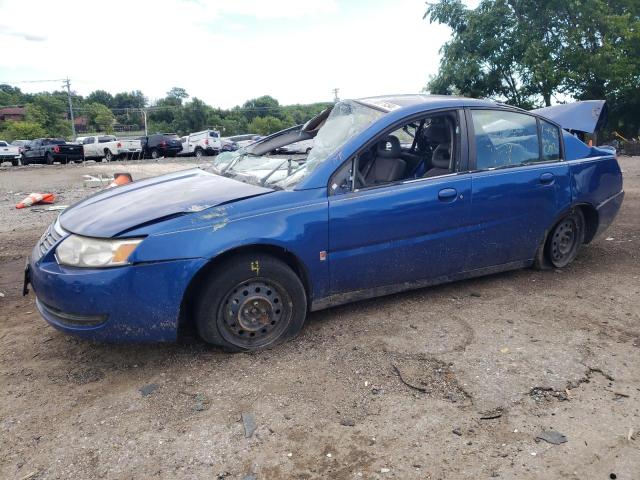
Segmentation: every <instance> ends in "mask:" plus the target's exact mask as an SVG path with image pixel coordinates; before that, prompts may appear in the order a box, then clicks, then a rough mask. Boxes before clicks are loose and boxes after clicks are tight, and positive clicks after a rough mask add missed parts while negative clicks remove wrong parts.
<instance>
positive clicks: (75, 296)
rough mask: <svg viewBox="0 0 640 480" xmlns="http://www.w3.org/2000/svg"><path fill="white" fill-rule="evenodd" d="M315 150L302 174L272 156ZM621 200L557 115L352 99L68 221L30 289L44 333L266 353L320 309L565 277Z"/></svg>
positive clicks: (599, 162) (615, 182)
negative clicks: (191, 341)
mask: <svg viewBox="0 0 640 480" xmlns="http://www.w3.org/2000/svg"><path fill="white" fill-rule="evenodd" d="M563 126H565V128H569V129H571V125H563ZM402 132H404V133H406V132H409V134H410V136H412V137H413V138H414V139H415V142H412V144H411V146H409V147H405V148H402V147H401V142H400V140H399V138H400V137H401V136H402ZM311 138H313V139H314V147H313V149H312V150H311V152H310V153H309V155H308V156H307V157H306V158H304V159H302V160H300V161H294V160H293V159H292V158H290V157H289V158H287V157H284V158H283V156H282V155H273V154H271V153H269V152H273V151H274V150H276V149H278V148H281V147H283V146H285V145H288V144H290V143H294V142H299V141H302V140H307V139H311ZM221 157H222V158H221ZM218 159H220V160H218ZM265 172H268V173H265ZM623 196H624V191H623V188H622V174H621V171H620V166H619V165H618V162H617V159H616V157H615V156H614V155H612V154H611V152H609V151H606V150H599V149H598V148H594V147H589V146H587V145H585V144H584V143H582V142H581V141H580V140H579V139H577V138H575V137H574V136H572V135H570V134H568V133H567V132H565V131H563V130H562V128H561V126H560V125H559V124H558V123H556V122H554V119H553V112H547V114H546V117H542V116H540V115H537V114H534V113H531V112H526V111H524V110H521V109H518V108H515V107H511V106H508V105H504V104H498V103H494V102H491V101H486V100H473V99H468V98H457V97H443V96H427V95H407V96H392V97H375V98H364V99H360V100H345V101H341V102H338V103H337V104H335V105H334V106H332V107H331V108H330V109H327V110H325V111H324V112H322V113H321V114H319V115H318V116H317V117H315V118H313V119H312V120H310V121H309V122H307V123H306V124H305V125H299V126H297V127H293V128H290V129H287V130H285V131H282V132H279V133H277V134H274V135H271V136H268V137H266V138H265V139H263V140H261V141H259V142H258V143H255V144H253V145H250V146H249V147H246V148H245V149H241V150H238V151H236V152H233V153H227V154H220V155H219V156H218V157H216V161H215V162H214V165H213V166H212V167H211V170H210V171H205V170H203V169H192V170H186V171H180V172H175V173H171V174H169V175H164V176H160V177H156V178H149V179H145V180H141V181H138V182H134V183H131V184H129V185H125V186H121V187H118V188H113V189H109V190H106V191H103V192H100V193H98V194H96V195H93V196H91V197H89V198H88V199H86V200H84V201H81V202H80V203H77V204H76V205H74V206H72V207H70V208H68V209H66V210H65V211H64V212H63V213H62V214H61V215H60V216H59V218H58V219H57V220H56V221H55V223H54V224H53V225H51V226H50V227H49V229H48V230H47V231H46V232H45V233H44V235H43V236H42V238H41V239H40V241H39V242H38V243H37V245H36V246H35V248H34V250H33V253H32V255H31V257H30V259H29V262H28V268H27V271H26V273H25V288H26V285H28V283H29V282H30V283H31V285H32V286H33V290H34V291H35V294H36V305H37V307H38V309H39V311H40V313H41V315H42V316H43V317H44V318H45V320H46V321H47V322H49V323H50V324H51V325H53V326H54V327H56V328H58V329H60V330H62V331H64V332H68V333H73V334H76V335H80V336H83V337H86V338H90V339H95V340H102V341H114V342H123V341H169V340H175V339H176V337H177V336H178V332H179V331H180V329H181V328H183V327H185V326H186V325H189V324H192V325H195V327H196V328H197V331H198V332H199V334H200V336H201V337H202V338H203V339H204V340H205V341H207V342H210V343H213V344H216V345H219V346H221V347H223V348H226V349H229V350H253V349H260V348H265V347H268V346H270V345H274V344H276V343H278V342H281V341H283V340H286V339H288V338H291V337H293V336H294V335H296V334H297V333H298V332H299V331H300V329H301V328H302V325H303V323H304V320H305V317H306V316H307V313H308V312H309V311H314V310H319V309H322V308H326V307H329V306H332V305H338V304H341V303H345V302H351V301H354V300H358V299H364V298H369V297H374V296H379V295H386V294H391V293H394V292H398V291H401V290H406V289H410V288H419V287H425V286H429V285H434V284H438V283H442V282H449V281H453V280H459V279H463V278H469V277H476V276H479V275H484V274H488V273H496V272H501V271H505V270H511V269H515V268H521V267H531V266H535V267H538V268H547V267H554V268H563V267H566V266H567V265H568V264H569V263H571V262H572V261H573V260H574V259H575V258H576V256H577V255H578V251H579V249H580V246H581V245H582V244H583V243H588V242H591V241H592V240H593V239H594V238H595V237H596V236H598V235H599V234H601V233H602V232H603V231H604V230H605V229H606V228H607V227H608V226H609V225H610V224H611V222H613V220H614V218H615V216H616V214H617V212H618V210H619V208H620V205H621V204H622V200H623Z"/></svg>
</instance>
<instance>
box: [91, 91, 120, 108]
mask: <svg viewBox="0 0 640 480" xmlns="http://www.w3.org/2000/svg"><path fill="white" fill-rule="evenodd" d="M86 102H87V103H101V104H102V105H104V106H106V107H109V108H113V106H114V104H113V102H114V98H113V95H111V94H110V93H109V92H107V91H105V90H95V91H93V92H91V93H90V94H89V95H88V96H87V98H86Z"/></svg>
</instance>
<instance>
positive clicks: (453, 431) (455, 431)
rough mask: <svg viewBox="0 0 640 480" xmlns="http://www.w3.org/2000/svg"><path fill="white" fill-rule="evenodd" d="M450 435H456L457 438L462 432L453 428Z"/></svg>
mask: <svg viewBox="0 0 640 480" xmlns="http://www.w3.org/2000/svg"><path fill="white" fill-rule="evenodd" d="M451 433H453V434H454V435H457V436H459V437H461V436H462V430H460V429H459V428H454V429H453V430H451Z"/></svg>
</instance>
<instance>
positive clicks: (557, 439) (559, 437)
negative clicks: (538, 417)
mask: <svg viewBox="0 0 640 480" xmlns="http://www.w3.org/2000/svg"><path fill="white" fill-rule="evenodd" d="M535 439H536V440H544V441H545V442H547V443H551V444H553V445H560V444H561V443H566V441H567V437H566V436H564V435H563V434H561V433H560V432H556V431H555V430H543V431H542V432H541V433H539V434H538V435H536V437H535Z"/></svg>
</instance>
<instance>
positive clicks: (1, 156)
mask: <svg viewBox="0 0 640 480" xmlns="http://www.w3.org/2000/svg"><path fill="white" fill-rule="evenodd" d="M21 158H22V149H21V147H17V146H15V145H10V144H9V143H7V142H5V141H4V140H0V163H2V162H11V164H12V165H13V166H14V167H15V166H17V165H19V164H20V159H21Z"/></svg>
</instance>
